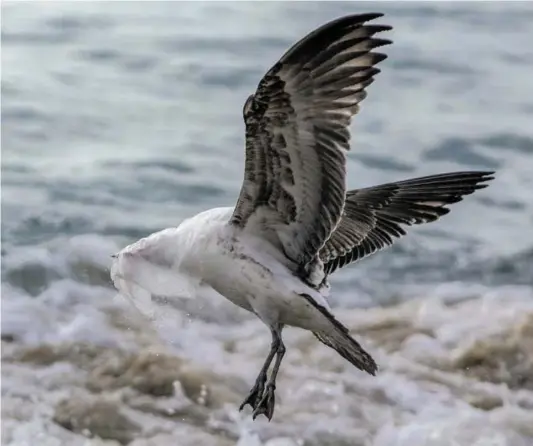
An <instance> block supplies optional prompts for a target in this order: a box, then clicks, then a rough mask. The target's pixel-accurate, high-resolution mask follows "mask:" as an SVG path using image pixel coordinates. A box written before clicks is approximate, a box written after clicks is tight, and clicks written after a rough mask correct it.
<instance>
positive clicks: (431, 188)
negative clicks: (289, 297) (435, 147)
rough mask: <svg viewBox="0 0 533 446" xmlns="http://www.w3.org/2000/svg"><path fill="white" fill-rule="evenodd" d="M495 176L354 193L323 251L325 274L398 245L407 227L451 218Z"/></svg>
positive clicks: (424, 180)
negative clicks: (459, 204) (454, 206)
mask: <svg viewBox="0 0 533 446" xmlns="http://www.w3.org/2000/svg"><path fill="white" fill-rule="evenodd" d="M492 174H493V172H454V173H447V174H441V175H432V176H427V177H421V178H414V179H411V180H406V181H400V182H396V183H387V184H382V185H380V186H374V187H369V188H365V189H356V190H352V191H349V192H348V193H347V195H346V204H345V208H344V212H343V215H342V218H341V221H340V223H339V225H338V226H337V227H336V229H335V231H334V232H333V233H332V235H331V237H330V238H329V239H328V241H327V242H326V244H325V245H324V247H323V248H322V249H321V251H320V260H322V262H323V263H324V273H325V274H326V275H328V274H331V273H332V272H334V271H335V270H336V269H338V268H342V267H343V266H346V265H348V264H349V263H352V262H355V261H357V260H360V259H362V258H364V257H366V256H368V255H370V254H373V253H375V252H376V251H378V250H380V249H383V248H385V247H387V246H390V245H392V244H393V243H394V242H395V241H396V240H397V239H398V238H400V237H402V236H403V235H405V233H406V232H405V229H404V228H403V227H402V225H403V226H411V225H417V224H422V223H428V222H432V221H435V220H437V219H438V218H440V217H442V216H443V215H446V214H447V213H448V212H449V211H450V210H449V209H448V208H447V207H446V206H447V205H449V204H452V203H457V202H458V201H461V200H462V199H463V197H464V196H465V195H470V194H472V193H473V192H474V191H476V190H478V189H482V188H484V187H487V184H486V182H487V181H489V180H492V179H493V177H492V176H491V175H492Z"/></svg>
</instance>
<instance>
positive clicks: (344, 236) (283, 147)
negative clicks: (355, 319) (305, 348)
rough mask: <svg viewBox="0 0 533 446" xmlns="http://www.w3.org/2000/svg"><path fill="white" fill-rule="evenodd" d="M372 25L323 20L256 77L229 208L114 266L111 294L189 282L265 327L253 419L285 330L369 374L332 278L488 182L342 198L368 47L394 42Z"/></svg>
mask: <svg viewBox="0 0 533 446" xmlns="http://www.w3.org/2000/svg"><path fill="white" fill-rule="evenodd" d="M382 16H383V14H380V13H368V14H357V15H348V16H345V17H341V18H338V19H336V20H333V21H331V22H329V23H326V24H325V25H323V26H322V27H320V28H318V29H316V30H315V31H313V32H311V33H310V34H308V35H307V36H306V37H304V38H303V39H302V40H300V41H299V42H297V43H296V44H295V45H294V46H292V47H291V48H290V49H289V50H288V51H287V52H286V53H285V54H284V55H283V56H282V57H281V59H279V61H278V62H277V63H275V64H274V65H273V66H272V68H270V70H268V72H267V73H266V74H265V75H264V77H263V78H262V79H261V81H260V82H259V84H258V87H257V90H256V91H255V93H254V94H252V95H251V96H249V97H248V99H247V100H246V101H245V104H244V108H243V118H244V123H245V127H246V144H245V152H246V154H245V157H246V158H245V169H244V180H243V183H242V187H241V190H240V194H239V197H238V199H237V203H236V205H235V206H234V207H220V208H215V209H210V210H207V211H204V212H201V213H199V214H197V215H196V216H194V217H192V218H189V219H186V220H184V221H183V222H182V223H181V224H180V225H179V226H177V227H174V228H169V229H165V230H162V231H159V232H156V233H154V234H152V235H149V236H148V237H145V238H143V239H141V240H139V241H137V242H135V243H133V244H132V245H129V246H127V247H126V248H124V249H123V250H122V251H120V252H119V253H118V254H117V255H115V256H114V259H113V265H112V267H111V277H112V280H113V282H114V284H115V286H116V287H117V288H118V289H119V291H124V292H128V286H129V285H131V284H134V285H136V286H137V285H139V286H145V288H146V285H143V283H141V282H143V280H144V281H145V282H146V280H147V279H150V281H151V284H152V285H153V287H154V288H156V290H155V291H154V290H153V289H152V292H156V293H157V292H164V291H165V290H163V288H165V287H166V288H169V287H170V288H172V279H173V278H175V277H185V276H186V277H188V278H190V279H191V280H195V281H196V282H195V283H198V284H199V286H207V287H210V288H211V289H214V290H215V291H216V292H218V293H219V294H221V295H222V296H224V297H225V298H227V299H228V300H230V301H231V302H233V303H234V304H235V305H238V306H239V307H241V308H244V309H246V310H248V311H250V312H252V313H253V314H255V316H257V317H258V318H259V319H260V320H261V321H262V322H263V323H264V324H265V325H266V326H267V327H268V328H269V329H270V333H271V336H272V343H271V347H270V352H269V353H268V355H267V357H266V359H265V362H264V365H263V366H262V368H261V370H260V371H259V374H258V376H257V379H256V381H255V384H254V386H253V387H252V389H251V391H250V393H249V395H248V396H247V397H246V398H245V399H244V401H243V403H242V405H241V406H240V410H242V409H243V408H244V407H245V406H247V405H250V406H251V407H252V410H253V413H252V416H253V419H254V420H255V418H256V417H257V416H258V415H261V414H262V415H264V416H266V417H267V418H268V420H269V421H270V420H271V419H272V416H273V414H274V407H275V389H276V377H277V375H278V372H279V369H280V365H281V363H282V360H283V356H284V355H285V345H284V342H283V338H282V331H283V329H284V327H285V326H293V327H298V328H301V329H304V330H308V331H310V332H312V333H313V334H314V336H315V337H316V338H317V339H318V340H319V341H320V342H322V343H323V344H325V345H326V346H328V347H330V348H332V349H333V350H335V351H336V352H337V353H338V354H339V355H341V356H342V357H343V358H344V359H346V360H347V361H349V362H350V363H351V364H353V365H354V366H355V367H356V368H358V369H360V370H362V371H364V372H367V373H369V374H371V375H375V374H376V372H377V365H376V362H375V361H374V359H373V358H372V356H371V355H370V354H369V353H367V352H366V351H365V350H364V349H363V347H362V346H361V345H360V344H359V343H358V342H357V341H356V340H355V339H354V338H353V337H352V336H351V335H350V332H349V330H348V328H346V327H345V326H344V325H343V324H342V323H341V322H340V321H339V320H338V319H337V318H336V317H335V316H334V314H333V313H332V310H331V308H330V305H329V304H328V296H329V290H330V286H329V281H328V279H329V277H330V276H331V274H332V273H334V272H335V271H336V270H338V269H340V268H342V267H345V266H347V265H349V264H352V263H354V262H357V261H359V260H361V259H363V258H365V257H367V256H369V255H371V254H373V253H375V252H377V251H379V250H381V249H383V248H386V247H388V246H390V245H392V244H393V242H395V241H396V240H398V239H399V238H400V237H402V236H403V235H405V233H406V232H405V230H406V228H407V227H409V226H412V225H418V224H422V223H428V222H432V221H435V220H437V219H439V218H440V217H442V216H443V215H445V214H447V213H448V212H449V209H448V208H447V207H446V206H447V205H450V204H452V203H456V202H459V201H461V200H462V199H463V196H465V195H469V194H472V193H473V192H474V191H476V190H478V189H482V188H484V187H486V186H487V184H486V182H487V181H489V180H492V179H493V178H494V177H493V174H494V172H484V171H465V172H453V173H445V174H438V175H432V176H425V177H421V178H415V179H410V180H406V181H398V182H392V183H387V184H382V185H379V186H373V187H366V188H361V189H354V190H347V188H346V181H345V180H346V154H347V152H348V150H350V123H351V119H352V117H353V116H354V115H356V114H357V113H358V111H359V105H360V103H361V101H363V99H364V98H365V97H366V94H367V93H366V88H367V87H368V86H369V85H370V84H372V83H373V81H374V77H375V76H376V75H377V74H378V73H379V72H380V70H379V69H378V68H376V65H377V64H378V63H379V62H381V61H383V60H384V59H386V57H387V56H386V55H385V54H382V53H379V52H376V51H374V50H375V49H376V48H378V47H382V46H385V45H388V44H390V43H392V42H391V41H390V40H386V39H382V38H379V37H376V35H378V34H379V33H381V32H383V31H388V30H391V29H392V28H391V27H390V26H386V25H379V24H374V23H368V22H372V21H373V20H375V19H377V18H380V17H382ZM141 278H143V279H142V280H141ZM180 280H181V279H180ZM163 282H164V283H165V286H161V284H162V283H163ZM176 286H178V284H177V283H176ZM273 361H274V365H273V367H272V370H271V373H270V375H269V374H268V372H269V370H270V367H271V365H272V362H273Z"/></svg>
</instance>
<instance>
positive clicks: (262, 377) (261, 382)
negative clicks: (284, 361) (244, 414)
mask: <svg viewBox="0 0 533 446" xmlns="http://www.w3.org/2000/svg"><path fill="white" fill-rule="evenodd" d="M280 341H281V337H279V336H274V332H272V344H271V345H270V352H268V356H267V357H266V360H265V363H264V364H263V367H261V371H260V372H259V375H257V378H256V379H255V384H254V386H253V387H252V390H250V393H249V394H248V396H247V397H246V399H245V400H244V401H243V403H242V404H241V406H240V407H239V411H241V410H243V409H244V407H245V406H246V405H247V404H249V405H250V406H252V409H254V410H255V409H256V408H257V405H258V404H259V401H260V400H261V398H262V397H263V391H264V390H265V382H266V380H267V372H268V368H269V367H270V364H271V363H272V359H274V355H275V354H276V352H277V351H278V348H279V343H280Z"/></svg>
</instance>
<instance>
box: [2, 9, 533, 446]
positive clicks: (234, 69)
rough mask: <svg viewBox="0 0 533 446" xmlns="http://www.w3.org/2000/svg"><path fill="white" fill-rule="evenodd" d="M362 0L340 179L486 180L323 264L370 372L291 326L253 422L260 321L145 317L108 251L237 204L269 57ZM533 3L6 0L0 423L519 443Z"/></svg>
mask: <svg viewBox="0 0 533 446" xmlns="http://www.w3.org/2000/svg"><path fill="white" fill-rule="evenodd" d="M369 11H382V12H384V13H385V17H383V18H382V19H380V22H381V23H386V24H390V25H392V26H393V27H394V30H393V31H392V32H389V33H388V35H387V37H388V38H391V39H392V40H393V41H394V44H393V45H392V46H389V47H386V48H385V51H386V52H387V54H388V55H389V59H387V60H386V61H385V62H383V63H382V64H381V65H380V68H381V69H382V73H381V74H380V75H379V76H378V77H377V80H376V82H375V83H374V84H373V85H372V86H371V87H370V89H369V96H368V98H367V99H366V100H365V101H364V103H363V106H362V111H361V112H360V114H359V115H358V116H357V117H356V119H354V124H353V126H352V135H353V142H352V152H351V153H350V155H349V162H348V184H349V186H350V187H361V186H368V185H373V184H379V183H382V182H388V181H392V180H401V179H406V178H409V177H414V176H418V175H426V174H434V173H441V172H446V171H454V170H468V169H482V170H495V171H496V180H495V181H493V182H492V183H491V185H490V187H489V188H487V189H485V190H483V191H480V192H478V193H476V194H475V195H473V196H469V197H467V198H466V199H465V200H464V201H463V202H461V203H459V204H456V205H454V206H453V209H452V212H451V213H450V214H449V215H448V216H446V217H444V218H443V219H442V220H440V221H439V222H437V223H432V224H430V225H427V226H425V227H417V228H414V229H411V230H410V231H409V235H408V236H407V237H406V238H404V239H402V240H401V241H400V242H398V243H397V244H396V245H395V246H394V247H392V248H390V249H388V250H387V251H383V252H381V253H379V254H377V255H375V256H373V257H371V258H369V259H366V260H364V261H362V262H361V263H359V264H357V265H354V266H352V267H350V268H346V269H344V270H342V271H341V272H339V273H338V274H337V275H336V276H335V277H334V279H333V280H332V287H333V288H332V289H333V293H332V294H333V296H332V299H333V302H334V304H335V306H336V308H337V310H336V312H337V314H338V316H339V318H340V319H341V320H343V321H344V322H346V323H347V324H348V325H349V326H350V328H351V329H352V330H353V331H354V333H359V336H360V337H361V338H362V339H363V340H364V342H366V343H367V345H368V346H369V348H370V350H371V351H372V352H374V353H375V354H376V356H377V359H378V362H379V363H380V366H381V368H382V373H381V374H380V375H379V376H378V377H377V378H372V377H366V376H363V375H362V374H360V373H359V372H358V371H355V370H354V369H353V368H351V366H350V365H349V364H348V365H346V364H344V363H343V361H342V359H338V358H337V357H336V356H335V355H334V353H331V352H329V351H328V350H327V349H326V348H323V347H322V346H319V345H316V343H315V342H314V341H313V339H312V336H311V337H309V336H308V334H306V333H300V332H296V331H294V332H291V333H289V334H287V338H288V341H287V344H288V348H289V353H288V355H287V361H286V364H284V367H285V368H284V370H283V371H282V375H281V385H280V389H279V391H278V393H279V395H280V397H279V398H280V402H279V403H278V408H277V410H278V412H277V415H276V416H275V419H274V420H273V421H272V423H270V424H268V423H266V422H263V421H261V422H255V423H251V422H250V420H249V417H248V416H247V415H246V414H241V415H238V414H237V412H236V407H237V406H238V403H240V400H241V399H242V398H244V396H245V395H246V394H247V390H248V387H249V386H251V384H252V382H253V378H254V377H255V373H256V372H257V370H258V368H259V364H260V363H261V360H262V358H263V355H264V353H265V352H266V351H267V350H268V345H269V342H270V341H269V336H268V332H267V331H266V329H265V328H264V327H263V326H262V325H261V323H260V322H259V321H257V320H255V319H254V318H252V317H250V316H249V315H247V314H243V313H242V312H240V311H239V310H238V309H236V308H234V307H232V306H231V304H228V305H226V303H225V302H213V299H210V298H209V297H207V298H204V300H201V299H199V300H198V302H197V303H191V302H187V303H186V304H176V305H174V306H171V308H168V309H165V310H164V315H165V318H162V319H160V320H159V321H158V322H157V323H155V324H151V325H150V326H148V325H147V324H145V323H144V322H141V319H136V316H135V313H134V312H133V310H131V308H130V307H129V306H128V304H127V303H126V302H123V301H121V300H120V299H118V298H117V297H116V296H115V294H116V293H115V292H114V291H113V289H112V287H111V284H110V283H109V279H108V275H109V271H108V267H109V264H110V260H111V259H110V257H109V255H110V254H112V253H114V252H116V251H117V250H119V249H120V248H121V247H123V246H125V245H126V244H128V243H131V242H133V241H134V240H136V239H138V238H140V237H142V236H145V235H148V234H149V233H151V232H154V231H157V230H160V229H162V228H164V227H169V226H173V225H177V224H179V222H180V221H181V220H182V219H184V218H185V217H188V216H191V215H193V214H195V213H197V212H199V211H202V210H205V209H207V208H210V207H215V206H232V205H233V204H234V203H235V200H236V198H237V195H238V192H239V189H240V186H241V179H242V175H243V173H242V171H243V165H244V124H243V121H242V114H241V113H242V105H243V103H244V101H245V99H246V98H247V96H248V95H249V94H250V93H252V92H253V91H254V90H255V87H256V86H257V83H258V81H259V80H260V78H261V76H262V75H263V74H264V73H265V72H266V70H267V69H268V68H269V67H270V66H271V65H272V64H273V63H274V62H275V61H276V60H277V59H278V58H279V57H280V56H281V54H282V53H283V52H284V51H285V50H286V49H287V48H288V47H289V46H290V45H292V43H294V41H296V40H297V39H299V38H301V37H303V35H304V34H305V33H307V32H309V31H311V30H312V29H314V28H315V27H317V26H319V25H321V24H323V23H324V22H326V21H328V20H330V19H333V18H336V17H338V16H341V15H344V14H348V13H354V12H369ZM532 21H533V6H532V5H531V4H530V3H529V2H470V3H468V2H449V3H438V2H418V3H410V2H409V3H408V2H387V3H385V2H374V3H365V2H357V3H355V2H345V3H337V2H231V3H229V2H4V3H3V4H2V141H1V142H2V171H1V176H2V178H1V181H2V184H1V186H2V191H1V193H2V209H1V211H2V215H1V216H2V350H3V352H2V359H3V364H2V365H3V367H2V378H3V379H2V397H3V407H2V410H3V413H2V418H3V424H2V439H3V440H2V444H6V445H8V444H9V445H13V446H22V445H26V444H31V445H33V444H40V445H54V446H55V445H62V444H68V445H77V444H79V445H88V444H91V445H97V444H98V445H100V444H108V445H114V444H132V445H133V446H148V445H153V446H157V445H170V444H180V445H186V444H189V443H190V444H206V445H210V444H216V445H218V444H224V445H225V444H227V445H233V444H237V443H238V444H239V446H247V445H260V444H266V443H268V444H269V445H270V446H273V445H278V446H282V445H285V446H287V445H290V444H305V445H306V446H307V445H315V444H316V445H352V444H353V445H360V444H361V445H363V444H364V445H377V446H380V445H383V446H391V445H392V446H393V445H409V446H412V445H414V446H417V445H421V446H422V445H427V446H429V445H443V446H444V445H448V444H450V445H451V444H460V445H462V444H464V445H470V444H474V443H473V442H474V441H477V440H478V439H479V438H481V439H482V440H483V439H486V441H487V442H485V443H483V442H480V443H478V444H480V445H481V444H491V445H513V446H517V445H518V446H520V445H522V444H523V445H527V444H531V442H532V441H533V429H532V428H531V426H533V415H532V410H533V393H532V389H533V229H532V227H533V124H532V123H533V81H532V77H531V72H532V70H533V50H532V49H531V45H530V43H529V42H532V41H533V28H532V27H531V23H532ZM211 297H212V296H211ZM215 300H216V299H215ZM163 319H164V320H163ZM236 322H238V324H236ZM151 327H152V328H154V330H155V331H151ZM161 339H163V340H162V342H160V340H161ZM156 345H157V347H155V346H156ZM154 349H163V350H165V353H163V351H162V350H161V351H160V350H157V353H154V351H155V350H154ZM128 377H129V378H128ZM140 382H142V383H141V384H139V383H140ZM162 383H163V384H162ZM172 383H179V385H178V386H177V387H176V385H173V384H172ZM165 386H166V387H165ZM202 392H203V393H202ZM206 394H209V395H211V396H210V399H209V398H208V400H209V401H207V402H206V396H205V395H206ZM202 398H203V399H202ZM95 414H100V417H101V419H97V420H96V421H95V420H93V419H92V418H91V417H93V415H94V416H96V415H95ZM102 414H104V415H102ZM73 419H76V420H78V421H77V422H73V421H72V420H73ZM80 420H82V421H80ZM83 420H85V421H83ZM87 420H89V421H87ZM91 420H92V421H91ZM113 420H114V421H113ZM83 423H86V424H87V425H85V424H83ZM91 423H92V424H91ZM106 423H108V424H109V425H108V424H106ZM113 423H114V424H113ZM80 426H81V427H80ZM95 426H96V427H95ZM102 426H104V427H103V428H102ZM453 441H455V442H456V443H453ZM480 441H481V440H480ZM488 441H492V442H491V443H489V442H488ZM276 442H277V443H276ZM291 442H292V443H291Z"/></svg>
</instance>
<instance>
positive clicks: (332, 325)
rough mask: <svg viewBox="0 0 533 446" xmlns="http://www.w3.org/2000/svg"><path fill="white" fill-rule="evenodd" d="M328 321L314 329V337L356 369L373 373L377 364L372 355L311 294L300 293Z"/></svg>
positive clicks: (376, 368)
mask: <svg viewBox="0 0 533 446" xmlns="http://www.w3.org/2000/svg"><path fill="white" fill-rule="evenodd" d="M302 296H303V297H305V298H306V299H307V300H308V301H309V303H311V304H312V305H313V306H314V307H315V308H316V309H317V310H318V311H320V313H322V315H323V316H324V317H325V319H326V320H327V321H328V323H327V324H325V325H324V328H323V329H322V330H320V331H314V332H313V334H314V335H315V337H316V338H317V339H318V340H319V341H320V342H322V343H323V344H325V345H327V346H328V347H330V348H332V349H333V350H335V351H336V352H337V353H338V354H339V355H341V356H342V357H343V358H344V359H346V360H347V361H349V362H351V363H352V364H353V365H354V366H356V367H357V368H358V369H360V370H363V371H365V372H367V373H370V374H371V375H375V374H376V372H377V370H378V366H377V364H376V362H375V361H374V359H373V358H372V356H370V354H368V353H367V352H366V351H365V350H364V349H363V347H361V345H359V343H358V342H357V341H356V340H355V339H354V338H352V337H351V336H350V332H349V331H348V328H346V327H345V326H344V325H343V324H342V323H340V322H339V321H338V320H337V319H336V318H335V316H333V314H331V312H330V311H329V310H328V309H327V308H325V307H323V306H322V305H320V304H319V303H317V302H316V301H315V300H314V299H313V298H312V297H311V296H308V295H306V294H302Z"/></svg>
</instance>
